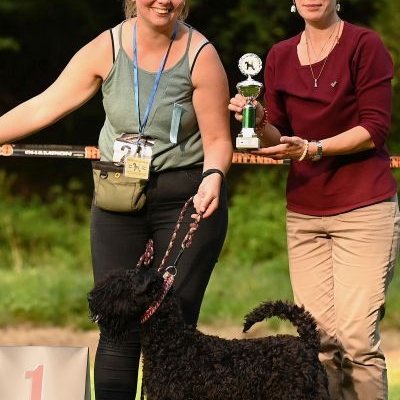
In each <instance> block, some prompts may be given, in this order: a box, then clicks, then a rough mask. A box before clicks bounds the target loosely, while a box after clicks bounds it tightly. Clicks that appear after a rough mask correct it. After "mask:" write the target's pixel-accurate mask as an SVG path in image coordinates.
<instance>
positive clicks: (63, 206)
mask: <svg viewBox="0 0 400 400" xmlns="http://www.w3.org/2000/svg"><path fill="white" fill-rule="evenodd" d="M14 179H15V177H13V176H11V177H10V178H6V174H5V173H4V171H0V187H1V190H0V260H1V261H0V270H1V269H6V270H10V269H13V270H15V271H17V272H21V271H22V270H23V269H25V268H37V267H49V266H52V267H54V268H57V266H58V265H60V264H62V266H64V267H68V268H71V269H77V270H81V269H83V270H90V254H89V233H88V229H87V228H86V225H87V223H88V215H89V213H88V210H89V200H88V198H87V197H86V195H84V194H83V193H82V190H83V188H82V186H81V184H80V183H79V182H78V181H77V180H71V181H70V182H69V184H68V185H66V187H64V188H63V187H61V186H54V187H53V188H51V189H50V191H49V193H48V195H47V197H46V199H45V201H44V202H43V201H42V200H41V199H39V198H38V197H37V196H33V197H32V198H30V199H23V198H20V197H12V196H11V195H10V193H9V190H10V187H11V186H12V182H13V180H14Z"/></svg>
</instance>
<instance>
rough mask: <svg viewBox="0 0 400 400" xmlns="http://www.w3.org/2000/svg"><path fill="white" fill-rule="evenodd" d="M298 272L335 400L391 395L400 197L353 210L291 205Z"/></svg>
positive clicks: (291, 244)
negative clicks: (387, 333) (330, 211)
mask: <svg viewBox="0 0 400 400" xmlns="http://www.w3.org/2000/svg"><path fill="white" fill-rule="evenodd" d="M287 239H288V252H289V269H290V279H291V283H292V287H293V293H294V298H295V301H296V303H298V304H300V305H304V306H305V308H306V309H307V310H308V311H310V312H311V314H312V315H313V316H314V317H315V318H316V320H317V322H318V326H319V329H320V330H321V334H322V342H321V343H322V347H321V353H320V359H321V361H322V362H323V363H324V365H325V367H326V370H327V373H328V378H329V386H330V387H329V391H330V397H331V400H387V398H388V384H387V373H386V363H385V357H384V355H383V352H382V350H381V348H380V343H381V340H380V335H379V321H380V320H381V319H382V318H383V315H384V312H385V296H386V291H387V288H388V285H389V283H390V281H391V279H392V277H393V273H394V267H395V264H396V258H397V255H398V251H399V242H400V215H399V207H398V203H397V198H396V197H395V198H392V199H389V201H384V202H381V203H377V204H374V205H371V206H367V207H362V208H359V209H356V210H353V211H350V212H347V213H343V214H339V215H334V216H329V217H314V216H309V215H302V214H298V213H294V212H291V211H288V212H287Z"/></svg>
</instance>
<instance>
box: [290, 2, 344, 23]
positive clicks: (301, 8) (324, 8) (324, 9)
mask: <svg viewBox="0 0 400 400" xmlns="http://www.w3.org/2000/svg"><path fill="white" fill-rule="evenodd" d="M337 3H338V0H296V1H295V4H296V8H297V11H298V13H299V14H300V15H301V16H302V17H303V18H304V20H305V21H306V22H309V23H328V24H330V23H332V21H335V20H337V11H336V4H337Z"/></svg>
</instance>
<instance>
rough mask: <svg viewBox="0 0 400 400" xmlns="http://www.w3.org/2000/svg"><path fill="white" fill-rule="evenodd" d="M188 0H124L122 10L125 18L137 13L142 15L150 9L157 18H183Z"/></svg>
mask: <svg viewBox="0 0 400 400" xmlns="http://www.w3.org/2000/svg"><path fill="white" fill-rule="evenodd" d="M188 2H189V0H156V1H155V0H125V2H124V10H125V16H126V18H131V17H134V16H137V15H141V14H142V16H144V15H145V14H143V13H145V12H146V10H147V11H152V12H153V13H154V14H155V15H156V16H158V17H159V18H164V19H165V18H171V17H172V18H171V19H175V20H176V19H180V20H185V19H186V17H187V15H188V12H189V5H188Z"/></svg>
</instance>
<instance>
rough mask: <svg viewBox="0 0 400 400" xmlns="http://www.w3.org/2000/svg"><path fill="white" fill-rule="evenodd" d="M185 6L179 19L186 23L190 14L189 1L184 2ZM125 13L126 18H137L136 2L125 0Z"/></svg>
mask: <svg viewBox="0 0 400 400" xmlns="http://www.w3.org/2000/svg"><path fill="white" fill-rule="evenodd" d="M183 1H184V5H183V8H182V12H181V14H180V15H179V19H180V20H181V21H184V20H185V19H186V18H187V16H188V14H189V4H188V3H189V0H183ZM124 13H125V18H132V17H136V15H137V11H136V0H124Z"/></svg>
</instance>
